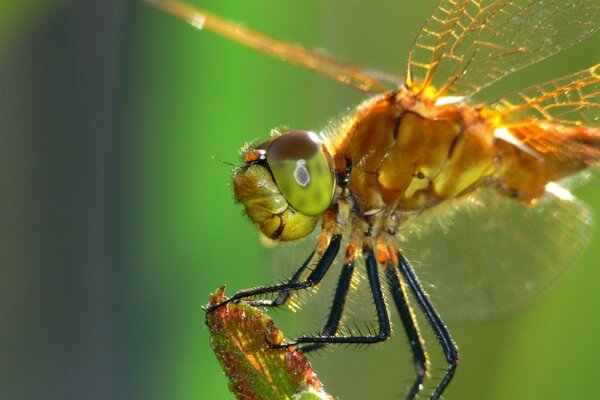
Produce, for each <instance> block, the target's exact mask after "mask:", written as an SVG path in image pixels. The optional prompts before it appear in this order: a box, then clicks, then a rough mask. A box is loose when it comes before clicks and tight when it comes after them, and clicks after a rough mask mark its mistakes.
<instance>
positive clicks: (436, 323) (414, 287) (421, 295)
mask: <svg viewBox="0 0 600 400" xmlns="http://www.w3.org/2000/svg"><path fill="white" fill-rule="evenodd" d="M398 260H399V263H398V269H399V270H400V273H401V274H402V277H403V278H404V281H405V282H406V284H407V285H408V287H409V288H410V290H411V292H412V294H413V296H414V298H415V300H416V301H417V304H418V305H419V307H420V308H421V311H422V312H423V314H424V315H425V318H427V322H428V323H429V325H430V326H431V329H432V330H433V332H434V333H435V335H436V336H437V338H438V340H439V342H440V345H441V346H442V350H443V351H444V356H445V357H446V361H447V362H448V368H447V369H446V373H445V374H444V376H443V377H442V380H441V381H440V383H439V384H438V385H437V387H436V388H435V390H434V392H433V394H432V395H431V399H432V400H437V399H439V398H440V396H441V395H442V393H443V392H444V390H445V389H446V387H448V384H449V383H450V381H451V380H452V377H453V376H454V372H455V371H456V366H457V365H458V358H459V357H458V347H456V344H455V343H454V340H453V339H452V336H450V332H449V331H448V328H447V327H446V325H444V323H443V322H442V319H441V318H440V316H439V314H438V313H437V311H436V310H435V308H434V307H433V304H431V301H430V300H429V298H428V297H427V294H426V293H425V291H424V290H423V287H422V286H421V283H420V282H419V279H418V278H417V276H416V274H415V272H414V271H413V269H412V267H411V266H410V264H409V263H408V260H407V259H406V258H405V257H404V256H403V255H402V254H401V253H398Z"/></svg>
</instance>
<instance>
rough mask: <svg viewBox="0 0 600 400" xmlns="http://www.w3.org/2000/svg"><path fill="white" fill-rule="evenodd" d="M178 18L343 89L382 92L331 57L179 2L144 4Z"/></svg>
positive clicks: (366, 75) (380, 87)
mask: <svg viewBox="0 0 600 400" xmlns="http://www.w3.org/2000/svg"><path fill="white" fill-rule="evenodd" d="M146 1H148V2H149V3H151V4H153V5H154V6H155V7H157V8H160V9H161V10H164V11H166V12H168V13H169V14H172V15H174V16H176V17H178V18H181V19H183V20H185V21H187V22H188V23H190V24H191V25H193V26H194V27H196V28H198V29H206V30H209V31H212V32H215V33H217V34H219V35H221V36H224V37H226V38H228V39H231V40H233V41H235V42H238V43H241V44H243V45H245V46H248V47H250V48H253V49H255V50H258V51H260V52H261V53H264V54H267V55H270V56H272V57H275V58H278V59H281V60H284V61H287V62H290V63H292V64H296V65H299V66H301V67H304V68H308V69H312V70H314V71H317V72H318V73H321V74H323V75H325V76H327V77H329V78H332V79H334V80H336V81H338V82H341V83H343V84H344V85H348V86H352V87H354V88H356V89H358V90H361V91H363V92H371V93H379V92H383V91H385V90H386V88H385V86H384V85H383V84H382V83H380V81H379V79H376V78H373V77H371V76H369V75H370V74H369V73H367V72H363V71H361V70H360V69H358V68H354V67H350V66H348V65H345V64H343V63H341V62H339V61H336V60H334V59H333V58H331V57H327V56H325V55H323V54H318V53H316V52H312V51H309V50H307V49H305V48H303V47H300V46H297V45H293V44H291V43H286V42H282V41H280V40H277V39H273V38H270V37H268V36H266V35H264V34H262V33H259V32H256V31H254V30H252V29H249V28H246V27H244V26H242V25H240V24H236V23H234V22H231V21H228V20H226V19H223V18H221V17H219V16H217V15H214V14H211V13H209V12H207V11H205V10H203V9H201V8H197V7H194V6H191V5H188V4H185V3H182V2H179V1H169V0H146ZM372 75H374V76H381V77H383V79H382V81H386V80H390V79H389V74H386V73H379V72H377V71H373V72H372Z"/></svg>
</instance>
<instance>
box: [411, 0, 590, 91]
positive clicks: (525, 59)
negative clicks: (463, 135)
mask: <svg viewBox="0 0 600 400" xmlns="http://www.w3.org/2000/svg"><path fill="white" fill-rule="evenodd" d="M599 26H600V3H599V2H598V0H478V1H477V0H442V1H441V3H440V4H439V6H438V8H437V9H436V10H435V11H434V13H433V14H432V15H431V17H430V18H429V19H428V20H427V22H426V23H425V25H424V26H423V28H422V29H421V32H420V33H419V35H418V36H417V38H416V40H415V43H414V44H413V47H412V50H411V52H410V55H409V61H408V72H407V80H406V81H407V84H408V85H409V87H411V88H413V90H416V91H418V92H422V91H423V90H425V89H427V88H429V87H432V88H433V90H430V91H431V92H432V93H428V94H429V95H430V96H432V97H433V98H438V97H440V96H444V95H453V96H469V95H472V94H474V93H477V92H478V91H479V90H480V89H482V88H484V87H486V86H488V85H491V84H492V83H494V82H495V81H497V80H499V79H500V78H502V77H504V76H506V75H508V74H510V73H511V72H514V71H516V70H519V69H521V68H523V67H525V66H527V65H530V64H532V63H535V62H537V61H540V60H542V59H544V58H547V57H549V56H551V55H553V54H555V53H558V52H559V51H561V50H564V49H566V48H568V47H570V46H572V45H574V44H575V43H578V42H580V41H581V40H583V39H584V38H585V37H587V36H589V35H591V34H592V33H594V32H595V31H597V30H598V28H599Z"/></svg>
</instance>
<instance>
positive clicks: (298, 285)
mask: <svg viewBox="0 0 600 400" xmlns="http://www.w3.org/2000/svg"><path fill="white" fill-rule="evenodd" d="M341 241H342V236H341V235H334V236H333V238H331V241H330V242H329V245H328V246H327V248H326V249H325V251H324V252H323V255H322V256H321V258H320V259H319V262H318V263H317V266H316V267H315V269H314V270H313V271H312V272H311V273H310V275H309V276H308V277H307V278H306V280H305V281H302V282H299V281H298V280H299V276H301V275H302V273H303V272H304V270H305V269H306V268H307V266H308V264H309V263H310V260H312V257H313V254H311V255H310V257H309V259H308V260H307V261H306V262H305V263H304V264H303V265H302V267H301V268H300V269H299V270H298V272H296V274H294V276H293V277H292V278H291V279H290V281H288V282H287V283H282V284H278V285H270V286H260V287H256V288H251V289H244V290H240V291H239V292H237V293H236V294H234V295H233V296H231V297H230V298H228V299H227V300H224V301H222V302H221V303H219V304H214V305H211V306H209V307H207V309H206V312H208V313H210V312H212V311H214V310H215V309H217V308H219V307H222V306H224V305H225V304H227V303H230V302H232V301H239V300H242V299H245V298H248V297H252V296H258V295H262V294H267V293H275V292H279V294H278V296H277V297H276V298H275V299H274V300H272V301H267V302H262V301H254V302H250V304H253V305H258V306H269V305H271V306H278V305H281V304H283V303H284V302H285V301H286V300H287V298H288V296H287V294H286V293H287V292H289V291H291V290H300V289H306V288H309V287H311V286H315V285H317V284H318V283H319V282H320V281H321V279H323V276H325V274H326V273H327V271H328V270H329V267H330V266H331V264H333V261H334V260H335V257H336V256H337V253H338V251H339V250H340V243H341Z"/></svg>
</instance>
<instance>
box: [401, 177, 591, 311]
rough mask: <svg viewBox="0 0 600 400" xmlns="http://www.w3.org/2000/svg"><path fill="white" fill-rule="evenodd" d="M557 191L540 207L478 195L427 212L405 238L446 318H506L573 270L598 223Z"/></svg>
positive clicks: (539, 203) (487, 191)
mask: <svg viewBox="0 0 600 400" xmlns="http://www.w3.org/2000/svg"><path fill="white" fill-rule="evenodd" d="M554 188H555V189H557V190H555V191H554V192H551V191H547V192H546V193H545V194H544V196H542V198H540V199H539V200H538V201H537V203H536V204H535V206H526V205H524V204H522V203H519V202H517V201H515V200H513V199H510V198H506V197H504V196H501V195H499V194H497V193H496V192H495V191H493V190H492V189H487V188H481V189H478V190H476V191H475V192H473V193H472V194H471V195H470V196H468V197H466V198H462V199H455V200H451V203H450V204H449V205H448V206H446V208H444V209H440V210H435V208H433V209H431V210H429V211H426V212H424V213H423V214H422V215H420V216H419V217H417V218H415V220H414V221H413V222H411V223H410V224H409V225H408V226H406V227H405V229H403V230H402V232H400V236H399V239H400V243H401V246H402V249H403V251H404V253H405V255H406V256H407V258H408V259H409V260H410V261H411V262H412V263H413V264H414V267H415V270H416V271H417V273H418V275H419V277H420V279H421V281H422V283H423V285H424V286H425V289H426V291H427V292H428V293H429V294H430V296H431V298H432V301H433V302H434V304H436V306H437V307H438V310H439V312H440V313H441V315H443V316H444V317H446V316H449V318H450V319H455V320H463V321H464V320H481V319H487V318H490V317H494V318H495V317H499V316H502V315H505V314H506V313H508V312H509V311H511V310H514V309H516V308H519V307H520V306H521V305H523V304H524V303H525V302H526V301H527V300H528V299H530V298H531V297H533V296H535V295H536V294H538V293H540V292H541V291H543V290H544V289H545V288H547V287H548V286H550V285H551V284H552V283H553V282H555V281H556V280H557V278H559V277H560V276H561V275H562V274H563V272H564V271H565V270H567V269H568V268H569V267H570V266H571V265H573V263H574V262H575V260H576V259H577V257H578V255H579V254H581V253H582V251H583V250H584V249H585V248H586V246H587V244H588V242H589V240H590V235H591V231H592V222H593V218H592V214H591V211H590V210H589V209H588V208H587V206H586V205H585V204H583V203H582V202H581V201H579V200H577V199H576V198H574V197H572V196H570V193H569V192H568V191H566V190H565V189H562V190H561V189H560V188H559V187H557V186H554ZM439 207H443V206H442V205H440V206H439ZM436 208H437V207H436Z"/></svg>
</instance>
